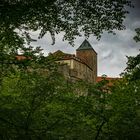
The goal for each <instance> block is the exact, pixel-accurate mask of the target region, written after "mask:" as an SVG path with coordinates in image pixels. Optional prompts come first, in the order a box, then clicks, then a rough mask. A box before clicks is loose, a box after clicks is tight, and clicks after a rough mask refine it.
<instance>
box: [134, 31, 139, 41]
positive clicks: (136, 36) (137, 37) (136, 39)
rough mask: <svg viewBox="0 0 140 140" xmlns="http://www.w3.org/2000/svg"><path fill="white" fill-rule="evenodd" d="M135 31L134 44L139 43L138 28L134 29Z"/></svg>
mask: <svg viewBox="0 0 140 140" xmlns="http://www.w3.org/2000/svg"><path fill="white" fill-rule="evenodd" d="M135 31H136V35H135V36H134V40H135V41H136V42H139V41H140V28H136V29H135Z"/></svg>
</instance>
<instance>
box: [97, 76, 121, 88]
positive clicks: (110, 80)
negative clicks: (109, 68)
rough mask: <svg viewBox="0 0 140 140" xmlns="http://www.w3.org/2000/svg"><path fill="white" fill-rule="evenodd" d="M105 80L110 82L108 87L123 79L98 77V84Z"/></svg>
mask: <svg viewBox="0 0 140 140" xmlns="http://www.w3.org/2000/svg"><path fill="white" fill-rule="evenodd" d="M104 78H105V80H107V81H108V82H109V83H108V86H113V83H114V82H115V81H117V80H119V79H121V78H118V77H116V78H114V77H97V79H96V82H97V83H98V82H100V81H102V80H104Z"/></svg>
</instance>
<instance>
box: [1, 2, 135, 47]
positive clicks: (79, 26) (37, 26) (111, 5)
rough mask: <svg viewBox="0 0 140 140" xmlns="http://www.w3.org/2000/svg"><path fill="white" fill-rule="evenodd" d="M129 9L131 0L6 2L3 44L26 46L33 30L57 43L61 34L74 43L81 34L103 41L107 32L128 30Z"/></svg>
mask: <svg viewBox="0 0 140 140" xmlns="http://www.w3.org/2000/svg"><path fill="white" fill-rule="evenodd" d="M126 6H128V7H132V4H131V1H130V0H30V1H29V0H3V1H1V4H0V16H1V18H0V43H4V40H7V39H8V41H9V42H8V41H7V43H11V41H12V42H13V43H15V44H16V43H17V42H18V43H21V44H23V42H24V41H23V40H24V39H26V41H27V42H28V43H29V42H30V41H32V39H31V38H30V35H29V31H37V30H39V31H40V34H39V36H38V37H39V38H41V37H43V36H44V35H45V34H46V33H47V32H49V33H50V35H51V36H52V40H53V43H55V34H58V33H60V32H64V33H65V34H64V37H63V39H64V40H67V41H69V43H70V44H73V41H74V39H75V37H76V36H80V35H81V32H83V33H84V35H85V36H86V37H89V35H91V34H93V35H94V36H96V37H97V38H100V37H101V34H102V33H103V31H108V32H109V33H110V32H112V31H113V30H114V29H117V30H122V29H124V28H125V26H124V25H123V20H124V19H125V15H126V14H127V13H128V11H127V10H126ZM17 29H18V31H20V35H19V34H18V33H17V32H16V31H17ZM15 30H16V31H15ZM27 42H26V43H27ZM24 43H25V42H24ZM18 45H19V44H18Z"/></svg>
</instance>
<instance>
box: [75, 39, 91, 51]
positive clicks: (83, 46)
mask: <svg viewBox="0 0 140 140" xmlns="http://www.w3.org/2000/svg"><path fill="white" fill-rule="evenodd" d="M76 50H77V51H80V50H93V51H94V49H93V48H92V46H91V45H90V43H89V42H88V41H87V40H86V39H85V40H84V42H83V43H82V44H81V45H80V47H79V48H78V49H76Z"/></svg>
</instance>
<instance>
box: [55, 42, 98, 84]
mask: <svg viewBox="0 0 140 140" xmlns="http://www.w3.org/2000/svg"><path fill="white" fill-rule="evenodd" d="M54 55H56V56H59V59H58V60H57V62H58V63H60V64H61V67H59V71H60V72H61V73H62V74H63V75H64V76H65V77H66V78H67V79H70V80H71V81H72V80H84V81H87V82H90V83H95V82H96V79H97V53H96V51H95V50H94V49H93V48H92V46H91V45H90V43H89V42H88V41H87V40H85V41H84V42H83V43H82V44H81V45H80V46H79V48H78V49H77V50H76V55H73V54H66V53H63V52H62V51H60V50H58V51H57V52H55V53H54Z"/></svg>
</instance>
